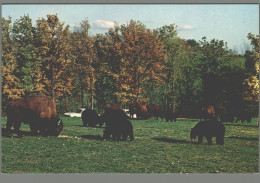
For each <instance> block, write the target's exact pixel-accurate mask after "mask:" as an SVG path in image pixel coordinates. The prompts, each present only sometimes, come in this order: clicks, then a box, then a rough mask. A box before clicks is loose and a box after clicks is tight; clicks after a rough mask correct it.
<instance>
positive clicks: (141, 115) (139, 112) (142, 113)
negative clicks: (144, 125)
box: [135, 103, 149, 119]
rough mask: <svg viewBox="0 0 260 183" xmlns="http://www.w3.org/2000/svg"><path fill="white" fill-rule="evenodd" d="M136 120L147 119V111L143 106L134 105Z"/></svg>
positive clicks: (139, 104)
mask: <svg viewBox="0 0 260 183" xmlns="http://www.w3.org/2000/svg"><path fill="white" fill-rule="evenodd" d="M135 108H136V117H137V119H148V117H149V115H148V110H147V107H146V105H145V104H142V103H135Z"/></svg>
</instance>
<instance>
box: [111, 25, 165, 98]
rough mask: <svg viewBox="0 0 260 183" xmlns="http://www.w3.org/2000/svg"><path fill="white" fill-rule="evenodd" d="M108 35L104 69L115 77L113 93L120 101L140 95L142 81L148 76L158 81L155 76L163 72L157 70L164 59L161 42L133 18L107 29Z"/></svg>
mask: <svg viewBox="0 0 260 183" xmlns="http://www.w3.org/2000/svg"><path fill="white" fill-rule="evenodd" d="M108 36H109V38H110V43H111V44H110V48H111V51H110V53H111V55H110V58H111V59H110V61H109V63H108V64H107V66H108V70H109V71H108V72H107V73H112V74H111V75H112V76H113V78H114V80H115V81H116V86H117V92H116V93H115V94H116V95H117V96H118V97H119V98H120V99H122V98H124V99H122V100H124V101H125V100H129V101H132V100H136V99H137V98H138V97H140V96H141V93H142V86H141V84H142V83H143V82H145V81H147V80H149V78H150V79H151V77H153V79H155V80H157V81H159V82H160V81H161V80H160V79H159V78H161V77H164V76H165V75H163V74H161V71H162V70H163V69H164V65H165V61H166V57H165V53H164V50H163V44H162V43H161V42H160V39H159V37H158V36H156V35H155V34H153V32H152V31H150V30H149V29H147V28H146V27H145V26H144V25H143V24H142V23H141V22H138V21H133V20H131V21H130V22H129V23H128V24H127V25H121V26H120V27H117V28H115V29H111V30H110V31H109V33H108ZM150 73H153V76H151V75H150ZM126 98H128V99H126Z"/></svg>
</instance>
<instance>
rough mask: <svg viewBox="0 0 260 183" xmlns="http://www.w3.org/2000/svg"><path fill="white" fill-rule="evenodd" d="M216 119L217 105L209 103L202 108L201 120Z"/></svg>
mask: <svg viewBox="0 0 260 183" xmlns="http://www.w3.org/2000/svg"><path fill="white" fill-rule="evenodd" d="M212 119H216V113H215V107H214V106H212V105H209V106H207V107H202V108H201V121H207V120H212Z"/></svg>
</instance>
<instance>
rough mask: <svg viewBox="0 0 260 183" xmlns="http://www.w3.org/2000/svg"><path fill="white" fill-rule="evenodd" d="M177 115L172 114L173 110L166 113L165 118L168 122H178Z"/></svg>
mask: <svg viewBox="0 0 260 183" xmlns="http://www.w3.org/2000/svg"><path fill="white" fill-rule="evenodd" d="M176 117H177V115H176V113H174V112H172V110H169V109H168V110H167V111H166V112H165V113H164V118H165V121H166V122H168V121H171V122H173V121H174V122H176Z"/></svg>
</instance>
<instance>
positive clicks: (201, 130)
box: [190, 120, 225, 145]
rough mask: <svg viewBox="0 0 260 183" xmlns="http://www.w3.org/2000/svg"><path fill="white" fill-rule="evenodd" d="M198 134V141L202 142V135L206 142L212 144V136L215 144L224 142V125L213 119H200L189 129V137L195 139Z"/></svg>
mask: <svg viewBox="0 0 260 183" xmlns="http://www.w3.org/2000/svg"><path fill="white" fill-rule="evenodd" d="M197 136H198V143H199V144H200V143H202V140H203V137H206V139H207V142H208V144H210V145H211V144H212V137H216V144H219V145H223V144H224V136H225V126H224V125H223V124H222V123H221V122H219V121H215V120H207V121H201V122H199V123H197V124H196V125H195V126H194V127H193V128H191V130H190V139H191V141H192V142H194V141H195V139H196V137H197Z"/></svg>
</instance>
